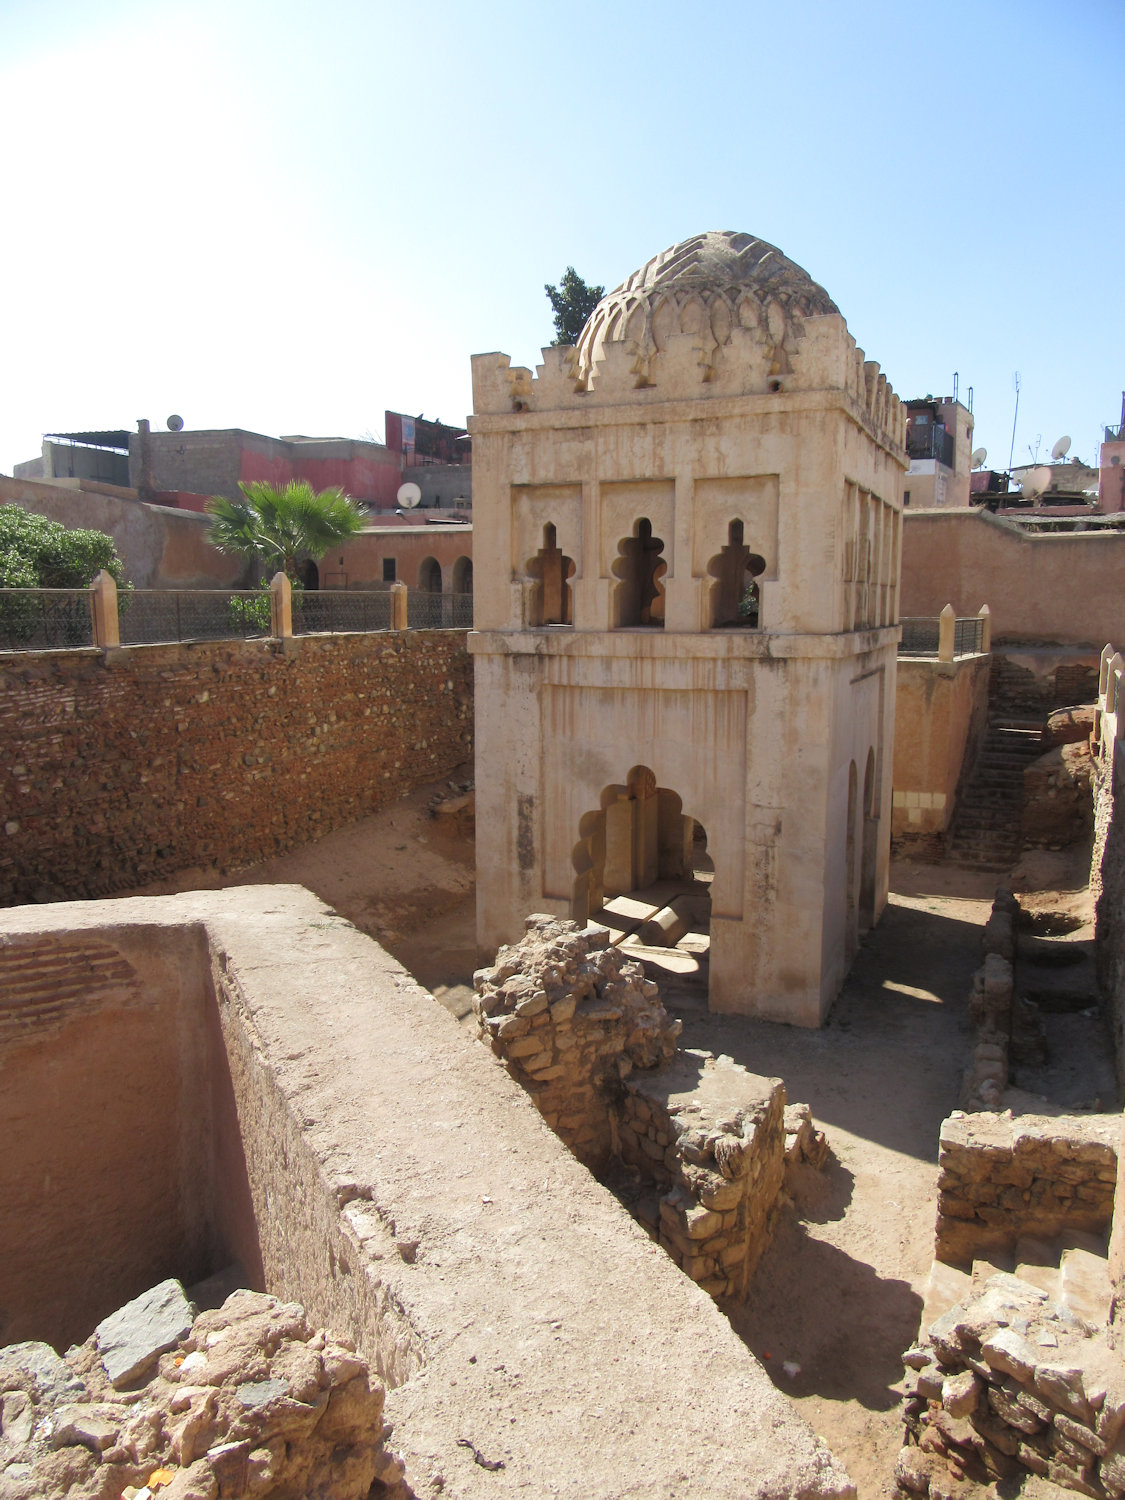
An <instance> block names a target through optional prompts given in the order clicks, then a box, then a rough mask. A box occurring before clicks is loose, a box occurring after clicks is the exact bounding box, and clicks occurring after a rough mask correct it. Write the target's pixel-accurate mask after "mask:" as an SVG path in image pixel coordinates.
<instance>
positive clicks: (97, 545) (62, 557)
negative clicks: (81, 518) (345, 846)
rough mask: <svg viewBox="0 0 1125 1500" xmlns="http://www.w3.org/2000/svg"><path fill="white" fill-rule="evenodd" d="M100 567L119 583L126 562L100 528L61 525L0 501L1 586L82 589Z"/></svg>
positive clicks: (90, 581) (121, 580)
mask: <svg viewBox="0 0 1125 1500" xmlns="http://www.w3.org/2000/svg"><path fill="white" fill-rule="evenodd" d="M103 568H104V569H105V571H106V572H107V573H108V574H109V575H110V576H111V577H112V578H113V579H115V581H116V582H117V583H118V585H123V584H124V582H125V565H124V564H123V563H122V561H121V559H120V557H118V555H117V548H116V547H115V546H114V544H113V538H112V537H110V536H107V535H106V534H105V532H104V531H83V530H80V529H79V528H77V527H70V526H60V525H59V523H58V522H57V521H48V519H47V518H46V516H37V515H35V514H33V512H31V511H28V510H24V508H23V506H22V505H0V588H5V589H84V588H88V587H89V586H90V584H91V583H93V581H94V579H95V578H96V577H97V576H98V574H99V573H100V572H101V570H102V569H103Z"/></svg>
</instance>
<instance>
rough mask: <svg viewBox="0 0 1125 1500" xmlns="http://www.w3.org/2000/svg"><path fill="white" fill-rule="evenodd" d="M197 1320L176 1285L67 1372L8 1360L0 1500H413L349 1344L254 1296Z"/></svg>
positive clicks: (17, 1355)
mask: <svg viewBox="0 0 1125 1500" xmlns="http://www.w3.org/2000/svg"><path fill="white" fill-rule="evenodd" d="M193 1313H194V1309H193V1307H192V1305H191V1303H189V1302H188V1301H187V1299H186V1298H185V1296H184V1293H183V1289H182V1288H181V1286H180V1284H179V1282H176V1281H168V1282H163V1283H162V1284H161V1285H160V1286H158V1287H155V1288H153V1289H152V1291H150V1292H148V1293H145V1294H144V1295H143V1296H142V1297H139V1298H137V1299H136V1300H135V1301H134V1302H131V1303H130V1304H129V1305H128V1306H127V1307H125V1308H123V1309H121V1310H120V1311H119V1312H117V1313H114V1314H113V1315H112V1316H111V1317H109V1318H107V1319H105V1320H104V1321H103V1322H102V1323H100V1324H99V1325H98V1328H97V1330H96V1331H95V1332H94V1334H93V1335H92V1336H91V1337H90V1338H89V1339H88V1340H87V1341H86V1343H85V1344H83V1345H81V1346H80V1347H78V1348H74V1349H71V1350H70V1351H69V1352H68V1353H67V1355H66V1357H65V1359H63V1358H60V1357H59V1355H58V1354H56V1353H55V1351H54V1350H53V1349H51V1348H50V1346H49V1345H47V1344H37V1343H25V1344H12V1345H10V1346H8V1347H7V1348H4V1349H0V1497H2V1500H42V1497H44V1496H61V1495H66V1496H68V1497H70V1500H152V1497H156V1500H219V1497H223V1500H227V1497H230V1500H241V1497H244V1496H246V1497H249V1496H253V1497H254V1500H270V1497H275V1500H282V1497H286V1500H288V1497H292V1496H297V1495H321V1496H325V1497H331V1500H367V1497H369V1496H370V1497H374V1496H381V1497H385V1500H406V1497H408V1496H409V1494H410V1491H409V1489H408V1487H407V1486H406V1484H405V1482H404V1480H403V1468H402V1464H401V1463H400V1462H399V1460H398V1459H397V1458H395V1456H394V1455H393V1454H392V1453H391V1452H390V1450H389V1449H388V1448H387V1447H386V1440H387V1439H388V1438H389V1436H390V1432H389V1429H388V1428H386V1427H384V1425H383V1422H382V1413H383V1387H382V1385H381V1384H380V1383H379V1382H378V1381H377V1380H375V1379H373V1378H372V1376H371V1375H370V1373H369V1371H368V1366H367V1362H366V1360H364V1359H363V1358H361V1357H360V1356H359V1355H358V1354H356V1352H355V1349H354V1346H353V1345H352V1343H351V1342H350V1340H348V1339H346V1338H341V1337H339V1336H336V1335H332V1334H329V1333H326V1332H325V1331H324V1330H323V1329H316V1330H314V1329H313V1328H312V1327H311V1326H310V1324H309V1322H308V1320H307V1319H306V1317H305V1313H304V1310H303V1309H302V1308H301V1307H300V1306H299V1305H298V1304H297V1303H293V1302H288V1303H283V1302H279V1301H278V1299H277V1298H276V1297H269V1296H265V1295H262V1294H259V1293H257V1292H249V1291H237V1292H234V1293H232V1294H231V1295H230V1296H229V1297H228V1298H227V1300H226V1302H225V1303H224V1304H223V1306H222V1307H221V1308H219V1309H217V1310H215V1311H211V1312H204V1313H201V1314H200V1315H199V1316H198V1317H193Z"/></svg>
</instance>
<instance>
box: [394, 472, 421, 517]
mask: <svg viewBox="0 0 1125 1500" xmlns="http://www.w3.org/2000/svg"><path fill="white" fill-rule="evenodd" d="M421 498H422V491H421V490H420V489H419V488H418V486H417V485H416V484H415V483H414V481H413V480H412V479H408V480H407V481H406V483H405V484H400V485H399V487H398V494H397V495H396V496H395V499H396V500H397V501H398V503H399V504H400V505H401V506H402V508H403V509H404V510H413V509H414V507H415V506H416V505H417V504H418V502H419V501H420V500H421Z"/></svg>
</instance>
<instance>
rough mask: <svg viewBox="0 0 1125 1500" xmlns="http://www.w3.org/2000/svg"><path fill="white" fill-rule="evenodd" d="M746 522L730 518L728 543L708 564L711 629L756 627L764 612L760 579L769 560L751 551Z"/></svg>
mask: <svg viewBox="0 0 1125 1500" xmlns="http://www.w3.org/2000/svg"><path fill="white" fill-rule="evenodd" d="M743 530H744V528H743V523H742V522H741V521H731V523H730V525H729V526H728V527H727V543H726V546H725V547H724V548H723V549H722V551H721V552H718V553H717V554H716V555H715V556H714V557H713V558H712V559H711V561H710V562H709V563H708V564H707V572H708V575H709V576H710V578H711V579H712V583H711V620H710V624H711V629H712V630H720V629H725V628H728V627H731V626H735V627H739V628H741V629H744V630H745V629H754V628H755V627H756V626H757V624H758V621H759V618H760V614H761V593H760V590H759V585H758V579H759V577H760V576H761V575H762V574H763V573H764V572H765V571H766V560H765V558H764V557H760V556H759V555H758V553H756V552H751V550H750V548H749V547H748V546H747V545H746V543H745V540H744V537H743Z"/></svg>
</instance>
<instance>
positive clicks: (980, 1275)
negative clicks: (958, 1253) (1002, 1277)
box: [972, 1250, 1016, 1292]
mask: <svg viewBox="0 0 1125 1500" xmlns="http://www.w3.org/2000/svg"><path fill="white" fill-rule="evenodd" d="M1015 1265H1016V1261H1015V1256H1014V1255H1012V1254H1010V1253H1008V1254H1005V1253H1004V1251H1002V1250H994V1251H993V1252H992V1254H991V1255H990V1256H989V1257H988V1258H987V1259H981V1260H974V1261H973V1271H972V1283H973V1291H974V1292H979V1291H980V1290H981V1289H982V1288H983V1287H984V1284H985V1282H986V1281H987V1280H988V1278H989V1277H990V1276H995V1275H997V1274H998V1273H999V1272H1000V1271H1008V1272H1012V1271H1014V1270H1015Z"/></svg>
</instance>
